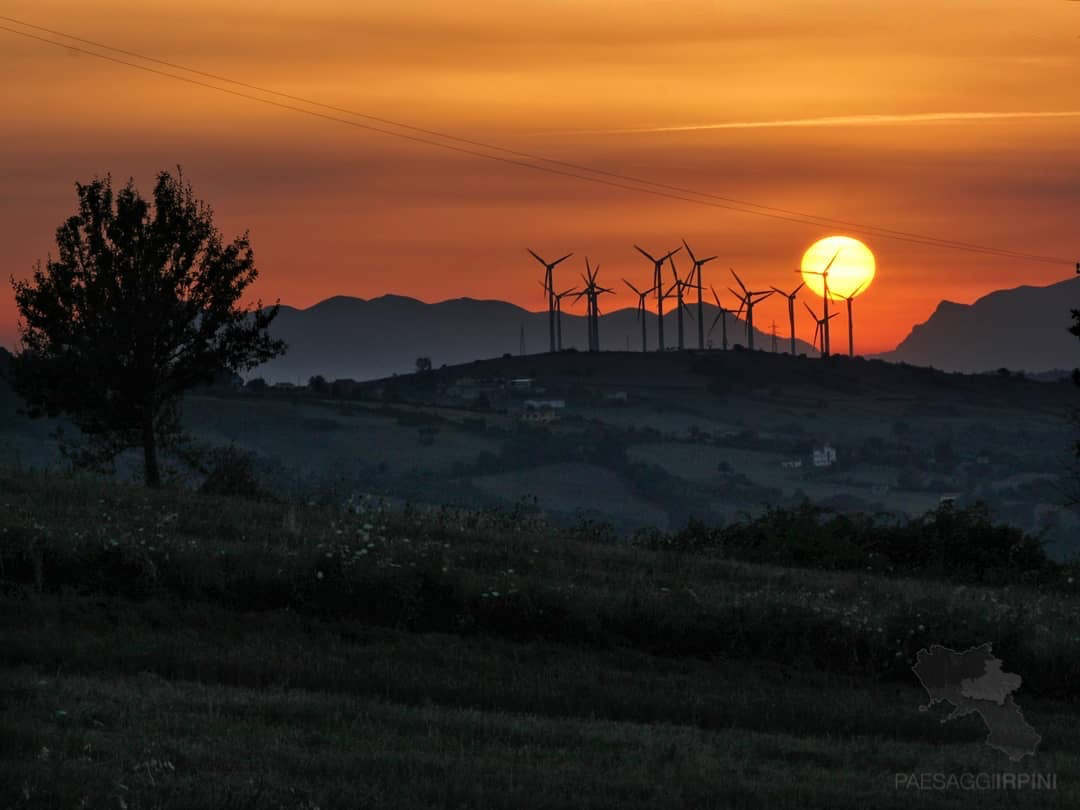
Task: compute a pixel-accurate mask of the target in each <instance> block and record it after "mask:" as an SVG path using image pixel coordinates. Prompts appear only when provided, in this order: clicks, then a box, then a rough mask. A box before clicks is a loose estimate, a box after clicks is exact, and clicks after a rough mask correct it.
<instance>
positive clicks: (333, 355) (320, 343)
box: [247, 295, 815, 383]
mask: <svg viewBox="0 0 1080 810" xmlns="http://www.w3.org/2000/svg"><path fill="white" fill-rule="evenodd" d="M691 309H692V311H693V312H694V313H695V315H696V313H697V305H696V303H695V304H693V305H692V307H691ZM717 312H718V310H717V309H716V307H714V306H711V305H705V328H706V330H708V327H709V326H711V325H712V322H713V319H714V318H715V317H716V314H717ZM684 319H685V320H684V330H685V342H686V345H687V346H688V347H695V348H696V347H697V345H698V343H697V323H696V320H691V319H690V318H689V317H687V316H684ZM646 327H647V329H648V346H649V348H650V350H652V349H655V348H656V338H657V334H656V332H657V330H656V327H657V320H656V315H655V314H649V315H648V316H647V320H646ZM523 329H524V336H525V351H526V353H528V354H536V353H540V352H547V351H548V348H549V341H548V316H547V312H546V311H543V312H529V311H528V310H526V309H522V308H521V307H519V306H515V305H514V304H509V303H507V302H505V301H481V300H476V299H473V298H455V299H452V300H449V301H441V302H439V303H435V304H427V303H424V302H423V301H418V300H416V299H415V298H407V297H403V296H399V295H384V296H381V297H379V298H372V299H370V300H365V299H363V298H349V297H346V296H336V297H334V298H328V299H326V300H325V301H322V302H320V303H318V304H315V305H314V306H312V307H309V308H308V309H296V308H293V307H288V306H282V307H281V309H280V311H279V313H278V316H277V318H276V319H275V320H274V323H273V324H272V326H271V330H270V331H271V334H273V336H274V337H276V338H280V339H282V340H284V341H285V342H286V343H287V344H288V346H289V350H288V352H287V353H286V354H285V355H284V356H283V357H280V358H277V359H275V360H273V361H271V362H269V363H266V364H264V365H262V366H260V367H259V368H258V369H256V370H255V371H253V372H250V373H249V374H248V375H247V376H263V377H265V378H266V379H267V380H268V381H271V382H294V383H295V382H297V381H299V382H307V380H308V378H309V377H311V376H313V375H316V374H321V375H322V376H323V377H325V378H327V379H328V380H334V379H338V378H342V377H346V378H351V379H355V380H368V379H376V378H379V377H389V376H391V375H392V374H402V373H407V372H412V371H415V370H416V360H417V358H419V357H427V358H430V359H431V362H432V364H433V365H434V366H435V367H436V368H438V367H439V366H441V365H443V364H446V365H455V364H458V363H466V362H470V361H472V360H479V359H488V358H492V357H501V356H502V355H503V354H506V353H508V352H509V353H510V354H518V352H519V350H520V345H521V334H522V330H523ZM745 329H746V327H745V325H744V323H743V321H741V320H736V318H735V317H734V316H728V343H729V344H732V345H734V344H735V343H742V344H745V343H746V331H745ZM677 330H678V321H677V317H676V315H675V314H674V313H673V312H669V313H666V314H665V317H664V343H665V345H666V346H668V347H674V346H675V345H677V340H678V331H677ZM754 331H755V335H756V337H755V338H754V341H755V345H756V347H757V348H761V349H771V348H772V335H768V334H764V333H762V332H760V331H759V330H757V329H755V330H754ZM786 331H787V328H786V326H785V327H783V328H782V330H781V331H780V332H779V334H778V340H777V342H778V350H779V351H783V350H784V349H785V347H787V345H788V341H787V340H786V339H784V333H786ZM562 334H563V348H567V349H569V348H576V349H578V350H579V351H584V350H585V349H586V348H587V346H588V339H587V335H586V326H585V317H584V316H583V315H573V314H569V313H564V314H563V318H562ZM707 339H709V337H707ZM711 339H712V341H713V342H714V344H715V345H716V346H719V345H720V342H721V328H720V324H717V325H716V329H715V330H713V333H712V335H711ZM600 346H601V348H602V349H605V350H626V349H627V348H629V349H631V350H633V351H637V350H640V349H641V323H640V321H639V320H638V318H637V313H636V311H635V310H634V309H632V308H627V309H620V310H616V311H614V312H611V313H608V314H605V315H601V317H600ZM796 350H797V351H798V352H800V353H801V352H805V353H807V354H809V355H813V354H814V353H815V350H814V348H813V347H812V346H810V345H809V344H807V343H804V342H802V341H798V342H797V343H796Z"/></svg>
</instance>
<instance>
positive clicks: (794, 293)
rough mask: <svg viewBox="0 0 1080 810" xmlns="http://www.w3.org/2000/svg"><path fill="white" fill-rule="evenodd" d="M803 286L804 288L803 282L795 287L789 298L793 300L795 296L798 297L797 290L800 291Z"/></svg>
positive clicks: (804, 283)
mask: <svg viewBox="0 0 1080 810" xmlns="http://www.w3.org/2000/svg"><path fill="white" fill-rule="evenodd" d="M805 286H806V282H805V281H804V282H802V283H801V284H800V285H799V286H798V287H796V288H795V289H794V290H792V291H791V297H792V298H794V297H795V296H796V295H798V294H799V290H801V289H802V288H803V287H805Z"/></svg>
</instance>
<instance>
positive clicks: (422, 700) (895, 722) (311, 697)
mask: <svg viewBox="0 0 1080 810" xmlns="http://www.w3.org/2000/svg"><path fill="white" fill-rule="evenodd" d="M0 500H2V502H3V504H4V506H5V510H4V512H3V513H0V555H2V560H3V568H2V569H0V579H2V584H3V590H2V596H0V600H2V605H0V698H2V700H0V806H4V807H11V808H29V807H35V808H46V807H49V808H51V807H78V806H85V807H102V806H116V807H131V808H135V807H156V808H165V809H166V810H168V809H171V808H182V807H183V808H186V807H205V808H214V807H274V808H278V807H287V808H309V809H310V808H314V807H320V808H337V807H394V808H411V807H415V808H421V807H423V808H428V807H494V808H500V807H506V808H548V807H560V808H561V807H588V808H600V807H642V808H644V807H649V808H654V807H679V806H684V807H768V808H795V807H800V808H801V807H821V808H864V807H871V806H872V807H883V808H886V807H895V808H907V807H910V806H912V803H913V799H912V796H911V794H910V792H908V791H902V790H897V789H896V787H895V785H896V774H909V773H912V772H919V773H921V772H934V771H944V772H947V773H951V772H956V773H963V772H969V773H981V772H990V773H996V772H1025V773H1030V772H1033V771H1038V772H1043V773H1044V772H1055V773H1057V775H1058V789H1057V790H1056V791H1048V792H1044V793H1041V794H1040V795H1039V796H1038V797H1037V798H1038V800H1039V801H1038V803H1039V806H1042V807H1075V806H1076V804H1077V802H1078V800H1080V760H1078V757H1077V754H1076V752H1077V750H1080V736H1078V735H1080V732H1078V731H1077V729H1078V724H1077V720H1078V719H1080V718H1078V715H1077V709H1076V706H1075V702H1073V701H1071V700H1070V699H1069V698H1070V696H1071V694H1072V690H1074V688H1075V684H1074V683H1073V680H1072V679H1073V678H1074V674H1075V672H1076V664H1077V661H1076V653H1075V649H1076V647H1075V638H1076V637H1077V636H1078V635H1080V612H1078V611H1080V602H1078V598H1080V595H1078V592H1077V585H1076V583H1075V582H1073V581H1071V580H1070V579H1069V577H1070V576H1072V572H1070V571H1069V570H1068V569H1063V568H1060V567H1051V568H1050V569H1047V570H1046V571H1044V572H1043V573H1036V574H1035V580H1037V581H1039V582H1040V583H1041V584H1040V585H1039V586H1038V588H1035V587H1031V586H1027V585H1023V584H1013V585H1012V586H1010V587H988V586H983V585H976V584H972V583H970V582H968V583H967V584H965V585H963V587H961V583H960V582H958V581H956V580H950V577H951V574H950V573H949V572H948V571H939V572H938V576H939V577H943V578H939V579H934V580H913V579H910V578H904V577H900V576H896V575H895V574H891V575H890V574H887V573H873V574H871V573H865V572H863V573H835V572H834V573H829V572H825V571H815V570H810V569H799V568H779V567H771V566H761V565H754V564H748V563H739V562H737V561H735V560H733V559H731V558H730V557H728V556H726V555H725V553H724V551H723V549H721V548H717V547H715V546H709V545H707V544H706V545H705V546H704V547H700V548H697V549H695V548H693V547H692V546H688V545H687V543H686V542H684V541H686V540H688V539H689V537H681V538H678V537H672V538H669V542H657V541H658V540H660V539H661V538H658V537H656V536H653V537H652V538H651V540H650V541H649V542H646V543H645V544H643V545H642V544H636V545H635V544H626V543H613V542H611V540H610V538H608V537H607V536H606V535H599V536H593V535H590V534H589V532H588V531H585V530H582V531H577V532H566V531H556V530H551V529H548V528H546V527H544V526H542V525H538V524H532V523H527V522H521V521H516V520H507V519H506V518H503V517H500V516H499V515H497V514H475V513H474V514H469V513H456V512H445V513H443V514H441V515H434V516H427V517H422V516H419V515H416V514H401V513H397V514H395V513H385V512H381V513H362V514H351V513H346V512H343V511H340V510H332V509H318V508H300V507H294V506H287V505H281V504H260V503H252V502H246V501H240V500H228V499H221V498H209V497H197V496H181V495H177V494H175V493H168V492H161V493H145V492H143V491H141V490H137V489H125V488H116V487H108V488H106V487H104V486H102V485H100V484H96V483H94V482H92V481H84V480H78V481H67V480H57V479H50V478H46V477H29V478H28V477H25V476H18V477H13V476H11V475H4V476H0ZM1032 570H1034V569H1032ZM986 641H991V642H993V643H994V648H993V649H994V654H995V655H996V656H997V657H998V658H1000V659H1002V660H1003V661H1004V662H1005V665H1006V670H1007V671H1010V672H1018V673H1020V674H1022V676H1023V679H1024V680H1023V687H1022V688H1021V689H1020V690H1019V691H1018V692H1017V696H1016V700H1017V702H1018V703H1019V704H1020V705H1021V707H1022V709H1023V712H1024V716H1025V718H1026V720H1027V722H1029V723H1030V724H1031V725H1032V726H1033V727H1034V728H1036V729H1037V731H1038V732H1039V733H1040V734H1041V735H1042V742H1041V743H1040V746H1039V748H1038V751H1037V753H1036V755H1035V757H1034V758H1033V759H1032V758H1026V759H1025V760H1023V761H1022V762H1021V763H1019V764H1017V765H1013V764H1011V763H1009V762H1008V760H1007V759H1006V758H1005V757H1004V756H1003V755H1001V754H1000V753H998V752H996V751H994V750H993V749H992V748H990V747H989V746H987V745H985V744H984V738H985V736H986V732H985V728H984V727H983V726H982V725H981V723H980V722H979V721H978V720H977V719H975V718H966V719H961V720H957V721H952V722H950V723H948V724H944V725H943V724H941V723H940V722H938V721H939V720H940V719H941V718H942V717H943V715H942V711H944V710H943V709H942V708H941V707H940V706H939V707H937V708H935V709H932V710H931V711H930V712H928V713H927V712H920V711H919V706H920V705H923V704H925V703H926V701H927V697H926V694H925V692H924V691H923V690H922V689H921V687H920V686H919V684H918V682H917V679H916V678H915V676H914V674H913V673H912V672H911V670H910V667H911V665H912V664H913V663H914V659H915V656H916V654H917V653H918V651H919V650H920V649H922V648H926V647H928V646H930V645H932V644H935V643H940V644H945V645H948V646H953V647H955V648H957V649H967V648H969V647H971V646H974V645H976V644H981V643H984V642H986ZM1029 799H1030V795H1021V796H1016V795H1014V794H1013V793H1011V792H1010V791H988V792H985V793H982V794H980V795H979V796H978V800H979V803H980V806H983V807H997V806H1016V805H1017V804H1018V803H1019V804H1021V805H1024V804H1026V803H1027V802H1028V800H1029ZM968 800H970V796H967V795H963V794H961V793H958V792H957V791H927V792H925V793H924V795H921V796H919V801H918V805H919V806H923V807H953V806H956V803H957V801H960V802H966V801H968Z"/></svg>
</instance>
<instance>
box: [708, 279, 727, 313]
mask: <svg viewBox="0 0 1080 810" xmlns="http://www.w3.org/2000/svg"><path fill="white" fill-rule="evenodd" d="M709 289H710V290H712V297H713V298H714V299H715V300H716V306H717V308H719V309H723V308H724V306H723V304H721V303H720V296H719V295H717V294H716V287H714V286H713V285H712V284H710V285H709Z"/></svg>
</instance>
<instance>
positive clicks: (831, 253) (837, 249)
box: [802, 236, 876, 298]
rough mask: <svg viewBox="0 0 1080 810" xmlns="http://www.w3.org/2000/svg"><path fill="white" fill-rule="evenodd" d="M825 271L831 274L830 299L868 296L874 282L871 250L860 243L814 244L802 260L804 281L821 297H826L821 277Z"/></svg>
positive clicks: (833, 239)
mask: <svg viewBox="0 0 1080 810" xmlns="http://www.w3.org/2000/svg"><path fill="white" fill-rule="evenodd" d="M834 257H835V258H834ZM830 261H831V262H832V265H830V264H829V262H830ZM826 267H828V270H829V293H830V297H831V298H847V297H848V296H849V295H852V294H853V293H855V294H861V293H864V292H866V288H867V287H869V286H870V282H871V281H873V280H874V270H875V267H876V264H875V262H874V254H873V253H871V252H870V248H868V247H867V246H866V245H864V244H863V243H862V242H860V241H859V240H858V239H852V238H851V237H850V236H827V237H825V238H824V239H819V240H818V241H817V242H814V244H812V245H811V246H810V247H809V249H808V250H807V251H806V253H804V254H803V257H802V276H803V280H804V281H805V282H806V286H807V287H809V288H810V289H811V290H813V291H814V292H815V293H817V294H818V295H824V294H825V285H824V284H823V283H822V276H821V275H820V274H821V273H822V272H823V271H824V270H825V268H826Z"/></svg>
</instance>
